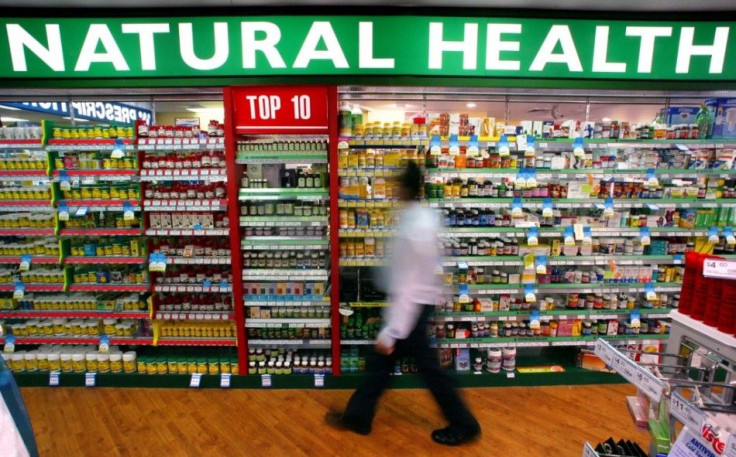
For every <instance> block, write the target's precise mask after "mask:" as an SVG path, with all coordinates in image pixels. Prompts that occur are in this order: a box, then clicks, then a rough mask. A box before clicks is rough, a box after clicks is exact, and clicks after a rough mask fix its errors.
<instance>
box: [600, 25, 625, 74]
mask: <svg viewBox="0 0 736 457" xmlns="http://www.w3.org/2000/svg"><path fill="white" fill-rule="evenodd" d="M608 29H609V27H608V26H607V25H599V26H597V27H596V28H595V43H594V44H593V71H595V72H601V73H626V63H625V62H609V61H608Z"/></svg>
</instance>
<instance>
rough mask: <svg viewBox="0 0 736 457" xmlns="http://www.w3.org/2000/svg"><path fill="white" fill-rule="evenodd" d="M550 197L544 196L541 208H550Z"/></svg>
mask: <svg viewBox="0 0 736 457" xmlns="http://www.w3.org/2000/svg"><path fill="white" fill-rule="evenodd" d="M552 207H553V206H552V198H551V197H545V199H544V201H543V202H542V208H550V209H552Z"/></svg>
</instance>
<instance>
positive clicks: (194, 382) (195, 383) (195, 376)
mask: <svg viewBox="0 0 736 457" xmlns="http://www.w3.org/2000/svg"><path fill="white" fill-rule="evenodd" d="M201 383H202V373H192V377H191V378H190V379H189V387H193V388H198V387H199V385H200V384H201Z"/></svg>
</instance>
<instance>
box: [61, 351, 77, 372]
mask: <svg viewBox="0 0 736 457" xmlns="http://www.w3.org/2000/svg"><path fill="white" fill-rule="evenodd" d="M59 362H60V363H59V364H60V365H61V371H62V372H63V373H71V372H72V371H74V367H73V365H72V355H71V354H60V355H59Z"/></svg>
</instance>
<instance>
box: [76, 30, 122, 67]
mask: <svg viewBox="0 0 736 457" xmlns="http://www.w3.org/2000/svg"><path fill="white" fill-rule="evenodd" d="M100 44H102V47H103V48H104V52H101V53H98V52H97V46H98V45H100ZM105 62H108V63H111V64H112V66H113V67H115V70H116V71H128V70H130V67H128V63H127V62H126V61H125V57H123V53H122V52H120V48H119V47H118V44H117V43H116V42H115V38H113V37H112V33H110V29H109V28H108V27H107V25H105V24H91V25H90V26H89V30H87V36H86V37H85V38H84V44H83V45H82V50H81V51H80V52H79V59H78V60H77V65H76V66H75V67H74V71H89V67H90V64H92V63H105Z"/></svg>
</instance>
